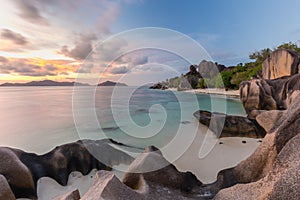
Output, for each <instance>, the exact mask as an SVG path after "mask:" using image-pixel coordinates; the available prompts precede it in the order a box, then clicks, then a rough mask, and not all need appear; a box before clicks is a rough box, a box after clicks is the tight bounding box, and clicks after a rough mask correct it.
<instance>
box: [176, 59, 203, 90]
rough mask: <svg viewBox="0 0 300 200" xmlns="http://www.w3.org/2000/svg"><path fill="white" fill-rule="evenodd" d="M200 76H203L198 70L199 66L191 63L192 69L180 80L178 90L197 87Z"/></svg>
mask: <svg viewBox="0 0 300 200" xmlns="http://www.w3.org/2000/svg"><path fill="white" fill-rule="evenodd" d="M200 78H202V76H201V74H200V73H199V72H198V71H197V66H195V65H191V66H190V71H189V72H188V73H186V74H185V75H184V78H183V79H182V80H181V81H180V84H179V87H178V90H189V89H194V88H196V87H197V85H198V81H199V79H200Z"/></svg>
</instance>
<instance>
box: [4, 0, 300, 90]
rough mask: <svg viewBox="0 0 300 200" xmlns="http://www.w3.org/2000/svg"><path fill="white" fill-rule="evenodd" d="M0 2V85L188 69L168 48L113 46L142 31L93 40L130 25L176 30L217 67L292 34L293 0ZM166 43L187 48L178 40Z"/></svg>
mask: <svg viewBox="0 0 300 200" xmlns="http://www.w3.org/2000/svg"><path fill="white" fill-rule="evenodd" d="M0 3H1V6H0V15H1V17H0V43H1V45H0V83H4V82H26V81H31V80H44V79H51V80H56V81H73V80H74V79H75V78H76V77H77V76H78V74H89V73H95V72H96V69H97V67H98V68H101V69H103V71H101V70H100V71H101V73H99V74H101V76H102V77H101V78H102V79H103V80H120V79H121V77H123V82H126V83H128V84H130V85H135V84H140V83H141V80H144V79H145V77H147V78H149V81H159V80H164V79H165V78H168V77H172V76H174V75H176V74H180V73H183V72H185V71H186V70H187V69H188V65H189V63H188V62H186V61H185V60H183V59H182V58H179V57H180V56H181V55H179V56H178V55H177V56H175V55H172V53H170V52H163V51H157V50H153V49H146V50H139V51H136V52H134V53H132V52H131V53H128V54H126V53H127V52H124V51H122V52H121V51H120V50H121V49H123V50H124V48H125V47H128V46H131V47H132V46H134V44H133V43H135V42H140V44H141V41H139V39H140V40H143V37H142V36H143V35H142V36H141V37H140V38H138V37H137V35H134V34H133V35H131V36H132V38H133V40H122V38H121V39H120V38H118V37H115V38H114V39H113V40H110V41H109V42H107V43H106V44H105V45H106V46H101V48H100V47H99V43H101V42H103V41H107V40H108V38H110V37H111V36H114V35H115V34H118V33H121V32H123V31H127V30H130V29H134V28H142V27H161V28H166V29H171V30H174V31H178V32H180V33H182V34H185V35H186V36H188V37H191V38H192V39H193V40H195V41H196V42H197V43H199V44H200V45H201V46H202V47H203V48H204V49H205V52H207V53H208V54H209V56H210V57H211V58H212V59H213V61H217V62H219V63H222V64H225V65H236V64H237V63H240V62H247V61H249V60H248V55H249V53H251V52H253V51H255V50H260V49H262V48H266V47H270V48H273V47H276V46H278V45H279V44H281V43H283V42H289V41H292V42H299V39H300V20H299V19H300V12H299V8H300V2H299V1H298V0H287V1H279V0H264V1H262V0H252V1H234V0H227V1H223V0H219V1H217V0H213V1H212V0H191V1H172V0H119V1H109V0H85V1H83V0H0ZM158 32H159V31H158ZM158 35H159V34H158ZM162 35H163V33H162ZM151 37H152V36H151ZM155 37H158V36H155ZM159 37H160V39H161V40H162V38H161V37H162V36H161V35H160V36H159ZM144 40H147V38H144ZM129 41H130V42H129ZM148 42H149V43H151V42H152V41H148ZM97 44H98V45H97ZM298 44H299V43H298ZM172 45H174V46H175V45H177V46H182V48H183V49H185V50H186V51H188V50H189V47H188V46H186V47H185V46H184V43H176V44H172ZM169 46H170V48H173V47H171V44H170V45H169ZM104 47H105V48H104ZM99 49H100V50H99ZM116 52H119V53H120V52H121V54H122V56H121V57H120V55H121V54H116ZM88 55H90V56H91V57H93V59H94V60H93V61H94V62H93V63H89V62H87V61H85V58H86V57H87V56H88ZM114 56H116V57H117V58H116V57H114ZM196 57H197V55H196V56H195V60H193V62H195V63H193V64H199V62H200V61H201V60H202V59H203V58H206V55H199V56H198V58H196ZM95 58H97V59H95ZM87 60H89V59H87ZM95 61H96V62H95ZM95 63H97V67H95ZM82 66H85V67H84V68H83V67H82ZM167 68H173V69H174V70H175V71H176V72H174V73H172V72H171V71H172V70H170V69H167ZM125 74H126V76H124V75H125ZM86 77H87V78H86V79H85V81H86V82H88V76H86Z"/></svg>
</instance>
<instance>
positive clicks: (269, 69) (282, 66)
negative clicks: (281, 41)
mask: <svg viewBox="0 0 300 200" xmlns="http://www.w3.org/2000/svg"><path fill="white" fill-rule="evenodd" d="M298 73H300V54H299V53H297V52H295V51H292V50H286V49H278V50H276V51H273V52H272V53H271V55H270V57H269V58H268V59H266V60H265V61H264V62H263V65H262V75H263V78H264V79H276V78H280V77H283V76H290V75H294V74H298Z"/></svg>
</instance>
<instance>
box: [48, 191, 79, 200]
mask: <svg viewBox="0 0 300 200" xmlns="http://www.w3.org/2000/svg"><path fill="white" fill-rule="evenodd" d="M79 199H80V194H79V191H78V190H74V191H72V192H69V193H67V194H65V195H62V196H60V197H57V198H55V199H54V200H79Z"/></svg>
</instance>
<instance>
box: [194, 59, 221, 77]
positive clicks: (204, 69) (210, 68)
mask: <svg viewBox="0 0 300 200" xmlns="http://www.w3.org/2000/svg"><path fill="white" fill-rule="evenodd" d="M224 69H226V67H225V65H220V64H218V63H214V62H211V61H206V60H202V61H201V62H200V64H199V65H198V71H199V73H200V74H201V76H203V77H204V78H213V77H215V76H217V75H218V74H219V73H220V72H221V71H223V70H224Z"/></svg>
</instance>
